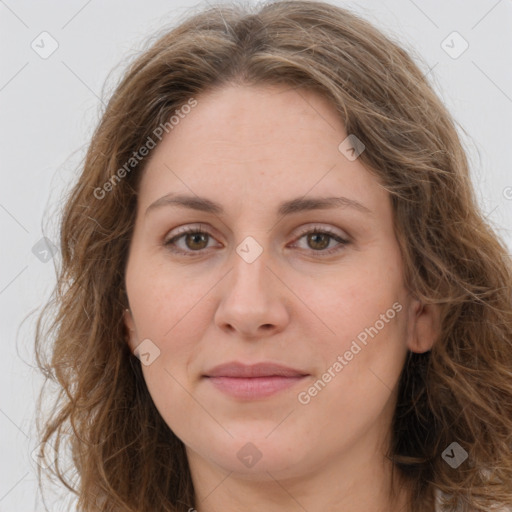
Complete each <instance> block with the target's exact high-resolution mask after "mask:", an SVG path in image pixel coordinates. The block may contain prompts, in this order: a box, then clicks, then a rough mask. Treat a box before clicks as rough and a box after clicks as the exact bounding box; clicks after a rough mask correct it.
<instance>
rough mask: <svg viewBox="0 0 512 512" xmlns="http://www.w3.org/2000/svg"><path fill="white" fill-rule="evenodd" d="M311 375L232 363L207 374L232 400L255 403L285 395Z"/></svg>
mask: <svg viewBox="0 0 512 512" xmlns="http://www.w3.org/2000/svg"><path fill="white" fill-rule="evenodd" d="M308 375H309V374H308V373H307V372H304V371H301V370H297V369H295V368H290V367H287V366H283V365H280V364H275V363H257V364H253V365H245V364H242V363H238V362H231V363H227V364H223V365H220V366H216V367H214V368H212V369H211V370H209V371H208V372H206V374H205V375H203V378H205V379H207V380H208V382H209V383H211V384H212V385H213V386H214V387H215V389H217V390H218V391H221V392H223V393H224V394H227V395H229V396H231V397H233V398H238V399H246V400H256V399H259V398H266V397H268V396H271V395H274V394H275V393H278V392H279V391H284V390H285V389H289V388H290V387H292V386H294V385H296V384H298V383H299V382H301V381H303V379H305V378H306V377H307V376H308Z"/></svg>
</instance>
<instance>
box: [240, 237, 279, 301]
mask: <svg viewBox="0 0 512 512" xmlns="http://www.w3.org/2000/svg"><path fill="white" fill-rule="evenodd" d="M257 238H259V240H260V241H258V240H257ZM262 238H263V235H259V236H258V235H256V236H250V235H249V236H246V237H245V238H244V239H243V240H242V242H240V243H239V244H238V245H237V246H236V247H235V251H234V254H233V267H234V268H233V275H232V279H233V280H234V281H235V282H234V283H232V284H233V286H235V287H236V288H237V289H238V288H239V287H241V288H242V290H244V289H251V290H252V291H253V292H255V291H261V288H262V286H263V284H265V283H266V281H267V280H268V276H266V274H268V273H269V270H268V268H267V264H268V263H269V256H270V251H269V249H268V245H267V244H266V242H265V241H263V239H262Z"/></svg>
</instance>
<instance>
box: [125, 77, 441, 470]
mask: <svg viewBox="0 0 512 512" xmlns="http://www.w3.org/2000/svg"><path fill="white" fill-rule="evenodd" d="M196 100H197V105H196V106H195V107H194V108H193V109H191V111H190V113H188V114H187V115H186V116H183V118H182V119H180V121H179V123H178V124H177V125H175V126H174V128H173V129H172V131H170V132H169V133H168V134H167V135H166V136H165V137H164V138H163V139H162V142H161V143H160V144H159V145H158V146H157V147H156V148H155V149H154V150H153V153H152V154H151V160H150V162H149V164H148V166H147V168H146V169H145V173H144V176H143V178H142V181H141V184H140V189H139V196H138V209H137V217H136V223H135V228H134V233H133V238H132V240H131V246H130V252H129V259H128V263H127V268H126V289H127V293H128V299H129V308H130V311H129V313H127V314H126V316H125V322H126V325H127V327H128V329H129V330H130V333H131V337H130V340H129V343H130V347H131V349H132V350H135V349H137V350H138V352H137V353H138V354H139V357H140V358H141V364H142V370H143V374H144V378H145V380H146V383H147V386H148V389H149V392H150V394H151V396H152V399H153V401H154V403H155V406H156V407H157V409H158V411H159V412H160V414H161V416H162V417H163V419H164V420H165V421H166V423H167V424H168V425H169V427H170V428H171V429H172V431H173V432H174V433H175V434H176V435H177V436H178V437H179V438H180V439H181V440H182V441H183V442H184V444H185V446H186V449H187V454H188V457H189V460H190V461H193V463H194V464H206V465H212V466H216V467H220V468H223V469H224V470H226V471H233V472H237V473H238V474H240V475H242V476H243V477H244V478H255V479H256V478H260V479H264V478H267V477H268V473H267V472H270V473H272V475H274V476H275V477H283V478H284V477H292V476H299V475H305V474H307V473H309V472H313V471H316V470H317V469H318V468H320V467H325V465H326V464H327V465H335V464H339V463H340V461H350V463H351V464H354V463H357V464H364V463H368V462H370V461H371V462H375V460H376V457H382V455H381V452H383V448H382V447H383V446H384V444H385V442H386V440H387V435H388V433H389V429H390V423H391V420H392V416H393V412H394V406H395V400H396V385H397V382H398V379H399V375H400V372H401V369H402V367H403V364H404V360H405V357H406V353H407V350H408V349H409V350H414V351H418V352H421V351H424V350H428V349H429V348H430V346H431V344H432V342H433V341H434V334H433V333H434V327H433V325H434V321H433V318H434V316H433V314H432V313H431V311H430V310H429V309H428V308H423V309H422V308H421V305H420V303H419V302H418V301H417V300H416V299H414V298H413V297H412V296H411V295H410V294H409V293H408V292H407V290H406V289H405V286H404V281H403V265H402V260H401V256H400V251H399V248H398V244H397V240H396V238H395V234H394V230H393V218H392V208H391V201H390V197H389V195H388V193H387V192H386V191H385V190H384V189H383V188H382V187H381V186H380V185H379V183H378V181H377V179H376V178H375V177H374V176H373V175H371V174H370V173H369V172H368V171H367V170H366V168H365V167H364V165H363V164H362V162H361V160H360V159H359V158H356V159H354V158H353V156H352V153H351V152H347V151H346V145H347V142H345V143H344V144H342V145H341V149H340V148H339V146H340V143H342V141H344V140H345V139H346V138H347V133H346V132H345V128H344V126H343V123H342V122H341V120H340V119H339V118H338V116H337V115H336V112H335V109H334V107H333V106H332V105H331V104H330V103H329V102H328V101H327V100H326V99H325V98H323V97H321V96H318V95H316V94H315V93H313V92H306V91H304V90H301V91H300V92H298V91H296V90H292V89H290V88H286V87H281V86H275V87H268V86H265V87H254V86H251V87H248V86H239V87H235V86H229V87H224V88H222V89H217V90H216V91H214V92H209V93H207V94H204V95H202V96H198V97H196ZM349 156H350V157H351V158H348V157H349ZM165 196H167V197H166V199H162V198H163V197H165ZM178 196H180V197H178ZM185 196H187V197H185ZM187 198H188V199H187ZM326 198H345V199H338V200H331V203H329V202H327V201H325V202H324V203H321V202H320V200H325V199H326ZM200 199H201V200H200ZM173 201H174V202H173ZM190 230H195V231H196V232H195V233H194V232H192V233H190V232H189V231H190ZM187 233H188V234H187ZM228 363H239V365H242V366H236V365H235V366H229V367H227V368H220V369H218V368H217V369H216V367H218V366H219V365H224V364H228ZM259 363H263V365H260V366H255V367H252V365H257V364H259ZM272 365H276V366H272ZM247 366H249V368H247ZM278 366H279V367H278ZM280 367H286V368H287V369H285V370H283V368H280ZM258 372H259V373H258ZM356 461H357V462H356Z"/></svg>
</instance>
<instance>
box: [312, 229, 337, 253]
mask: <svg viewBox="0 0 512 512" xmlns="http://www.w3.org/2000/svg"><path fill="white" fill-rule="evenodd" d="M307 237H308V238H307V240H308V244H309V246H310V247H311V248H312V249H315V250H320V251H321V250H323V249H325V248H326V247H327V246H328V245H329V242H330V240H329V239H330V238H332V236H331V235H328V234H326V233H312V234H308V235H307Z"/></svg>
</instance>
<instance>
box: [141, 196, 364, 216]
mask: <svg viewBox="0 0 512 512" xmlns="http://www.w3.org/2000/svg"><path fill="white" fill-rule="evenodd" d="M164 206H178V207H182V208H189V209H192V210H197V211H201V212H206V213H213V214H215V215H222V214H223V213H224V208H223V207H222V206H221V205H220V204H219V203H216V202H214V201H212V200H210V199H208V198H206V197H199V196H189V195H183V194H172V193H171V194H167V195H165V196H163V197H161V198H160V199H157V200H156V201H155V202H154V203H152V204H150V205H149V206H148V208H147V209H146V213H145V214H144V215H147V214H148V213H149V212H151V211H154V210H157V209H159V208H161V207H164ZM330 208H353V209H355V210H358V211H360V212H361V213H365V214H367V215H373V212H372V211H371V210H369V209H368V208H367V207H366V206H364V205H363V204H361V203H359V202H358V201H356V200H354V199H349V198H348V197H313V198H308V199H306V198H304V197H297V198H295V199H291V200H288V201H284V202H282V203H281V204H280V205H279V208H278V209H277V214H278V215H279V216H285V215H291V214H294V213H300V212H306V211H311V210H326V209H330Z"/></svg>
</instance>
